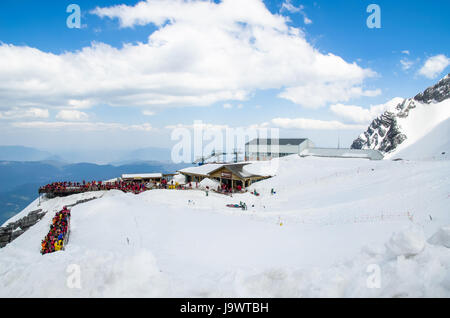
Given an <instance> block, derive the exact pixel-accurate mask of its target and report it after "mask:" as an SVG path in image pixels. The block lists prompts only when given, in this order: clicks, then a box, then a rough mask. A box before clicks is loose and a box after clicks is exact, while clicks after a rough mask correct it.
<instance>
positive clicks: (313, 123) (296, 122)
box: [271, 118, 367, 130]
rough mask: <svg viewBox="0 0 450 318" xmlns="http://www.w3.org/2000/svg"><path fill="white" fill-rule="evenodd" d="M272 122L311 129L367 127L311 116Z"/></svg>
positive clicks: (286, 126) (293, 127)
mask: <svg viewBox="0 0 450 318" xmlns="http://www.w3.org/2000/svg"><path fill="white" fill-rule="evenodd" d="M271 123H272V124H273V125H275V126H276V127H279V128H286V129H311V130H336V129H355V130H361V129H365V128H367V127H366V126H365V125H357V124H344V123H342V122H340V121H337V120H318V119H310V118H274V119H272V121H271Z"/></svg>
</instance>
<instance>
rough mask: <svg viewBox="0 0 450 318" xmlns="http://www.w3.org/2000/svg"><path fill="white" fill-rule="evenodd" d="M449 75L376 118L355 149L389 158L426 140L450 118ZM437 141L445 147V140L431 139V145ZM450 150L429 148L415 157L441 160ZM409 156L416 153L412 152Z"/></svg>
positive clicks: (416, 153)
mask: <svg viewBox="0 0 450 318" xmlns="http://www.w3.org/2000/svg"><path fill="white" fill-rule="evenodd" d="M449 75H450V74H448V75H447V76H445V77H444V78H443V79H441V80H440V81H439V82H438V83H437V84H436V85H434V86H432V87H429V88H427V89H426V90H425V91H424V92H422V93H420V94H417V95H416V96H415V97H414V98H408V99H405V100H403V101H402V102H401V103H399V104H398V105H396V106H395V107H392V108H391V109H388V110H387V111H385V112H384V113H383V114H382V115H380V116H379V117H377V118H375V119H374V120H373V121H372V123H371V124H370V126H369V127H368V129H367V130H366V131H365V132H364V133H362V134H361V135H360V136H359V137H358V138H357V139H356V140H355V141H354V142H353V144H352V145H351V148H353V149H376V150H379V151H381V152H382V153H384V154H387V157H388V158H389V157H393V156H396V155H397V153H398V152H399V151H401V150H403V149H406V148H407V147H410V146H412V145H413V144H414V143H415V142H417V141H419V140H421V139H423V138H426V136H427V134H428V133H430V132H431V131H432V130H433V129H435V128H437V127H438V126H439V125H440V124H442V123H443V122H445V121H446V120H447V119H448V118H450V99H449V98H450V76H449ZM442 129H443V128H441V130H442ZM446 140H447V141H450V134H448V135H447V137H446ZM436 142H439V143H440V144H441V145H442V140H434V139H431V138H430V140H428V143H432V144H435V143H436ZM444 144H445V143H444ZM447 144H448V143H447ZM449 150H450V149H448V147H447V148H445V147H444V148H443V147H439V146H436V147H428V148H427V150H425V149H424V152H422V153H420V150H419V149H418V152H414V156H413V157H414V158H417V157H423V158H425V157H437V156H439V154H442V152H447V151H449ZM404 154H405V153H404ZM409 154H413V153H412V152H409ZM411 159H412V158H411Z"/></svg>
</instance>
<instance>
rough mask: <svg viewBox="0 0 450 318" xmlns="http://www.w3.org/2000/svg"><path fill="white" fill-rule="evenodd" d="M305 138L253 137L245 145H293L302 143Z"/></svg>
mask: <svg viewBox="0 0 450 318" xmlns="http://www.w3.org/2000/svg"><path fill="white" fill-rule="evenodd" d="M305 140H308V139H307V138H279V139H278V138H271V139H268V138H255V139H252V140H251V141H249V142H247V143H246V145H280V146H287V145H293V146H298V145H300V144H301V143H303V142H304V141H305Z"/></svg>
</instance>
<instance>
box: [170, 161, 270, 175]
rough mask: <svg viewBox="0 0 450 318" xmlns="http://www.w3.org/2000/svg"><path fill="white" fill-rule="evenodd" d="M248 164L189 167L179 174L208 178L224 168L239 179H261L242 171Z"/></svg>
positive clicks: (214, 164)
mask: <svg viewBox="0 0 450 318" xmlns="http://www.w3.org/2000/svg"><path fill="white" fill-rule="evenodd" d="M248 164H250V162H245V163H211V164H205V165H202V166H198V167H189V168H185V169H181V170H179V172H180V173H186V174H195V175H201V176H205V177H209V176H210V175H211V174H212V173H214V172H216V171H217V170H219V169H222V168H225V169H227V170H228V171H230V172H231V173H233V174H234V175H236V176H238V177H239V178H242V179H245V178H251V177H263V176H261V175H257V174H253V173H250V172H248V171H246V170H245V169H244V166H246V165H248Z"/></svg>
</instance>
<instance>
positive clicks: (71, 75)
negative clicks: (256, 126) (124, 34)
mask: <svg viewBox="0 0 450 318" xmlns="http://www.w3.org/2000/svg"><path fill="white" fill-rule="evenodd" d="M94 13H95V14H97V15H99V16H100V17H104V18H107V17H108V18H111V19H118V20H119V22H120V26H121V27H123V28H125V27H133V26H135V25H146V24H154V25H155V26H156V28H157V30H156V31H155V32H153V33H152V34H151V35H150V36H149V38H148V41H146V42H144V43H137V44H130V43H128V44H124V46H123V47H121V48H114V47H111V46H109V45H107V44H103V43H93V44H92V45H91V46H89V47H85V48H83V49H81V50H79V51H75V52H64V53H61V54H53V53H47V52H43V51H40V50H38V49H35V48H31V47H27V46H15V45H8V44H0V70H1V71H0V106H1V105H11V104H14V105H18V106H25V105H30V103H35V104H36V105H35V106H36V107H45V108H58V109H80V108H88V107H92V106H94V105H98V104H102V105H110V106H124V107H127V106H134V107H145V108H146V109H149V107H159V108H160V107H161V106H166V107H168V106H178V107H181V106H192V105H194V106H207V105H211V104H213V103H216V102H225V101H227V100H236V101H244V100H247V99H248V98H249V97H250V96H252V93H253V92H254V91H255V90H258V89H261V90H264V89H280V90H281V91H282V92H281V94H280V95H279V96H280V97H282V98H287V99H289V100H292V101H293V102H295V103H298V104H300V105H305V106H310V105H312V104H314V107H320V106H324V105H326V103H327V102H343V101H347V100H348V99H349V98H352V97H359V96H367V95H370V94H371V93H370V91H369V92H367V91H364V89H363V88H362V87H363V83H364V80H365V79H366V78H367V77H370V76H373V75H374V74H375V73H374V72H373V71H371V70H370V69H364V68H362V67H360V66H359V65H357V64H356V63H348V62H346V61H344V60H343V59H342V58H340V57H338V56H336V55H333V54H331V53H329V54H323V53H321V52H319V51H318V50H317V49H315V48H314V47H313V46H311V45H310V44H309V43H308V42H307V41H306V39H305V36H304V34H303V32H302V31H301V30H300V29H298V28H293V27H291V26H289V25H288V22H289V18H288V17H285V16H283V15H280V14H272V13H271V12H270V11H269V10H268V9H267V8H266V7H265V5H264V3H263V2H262V0H246V1H241V0H226V1H223V2H220V3H214V2H210V1H196V0H193V1H183V0H153V1H148V2H145V1H142V2H139V3H137V4H136V5H135V6H127V5H120V6H112V7H106V8H97V9H96V10H95V11H94ZM310 87H315V88H316V91H317V92H320V94H321V98H320V100H315V96H313V95H312V94H310V93H309V89H310ZM330 87H331V88H333V89H332V90H330V89H329V88H330ZM335 90H342V91H343V92H345V93H343V94H342V93H337V92H336V91H335Z"/></svg>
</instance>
